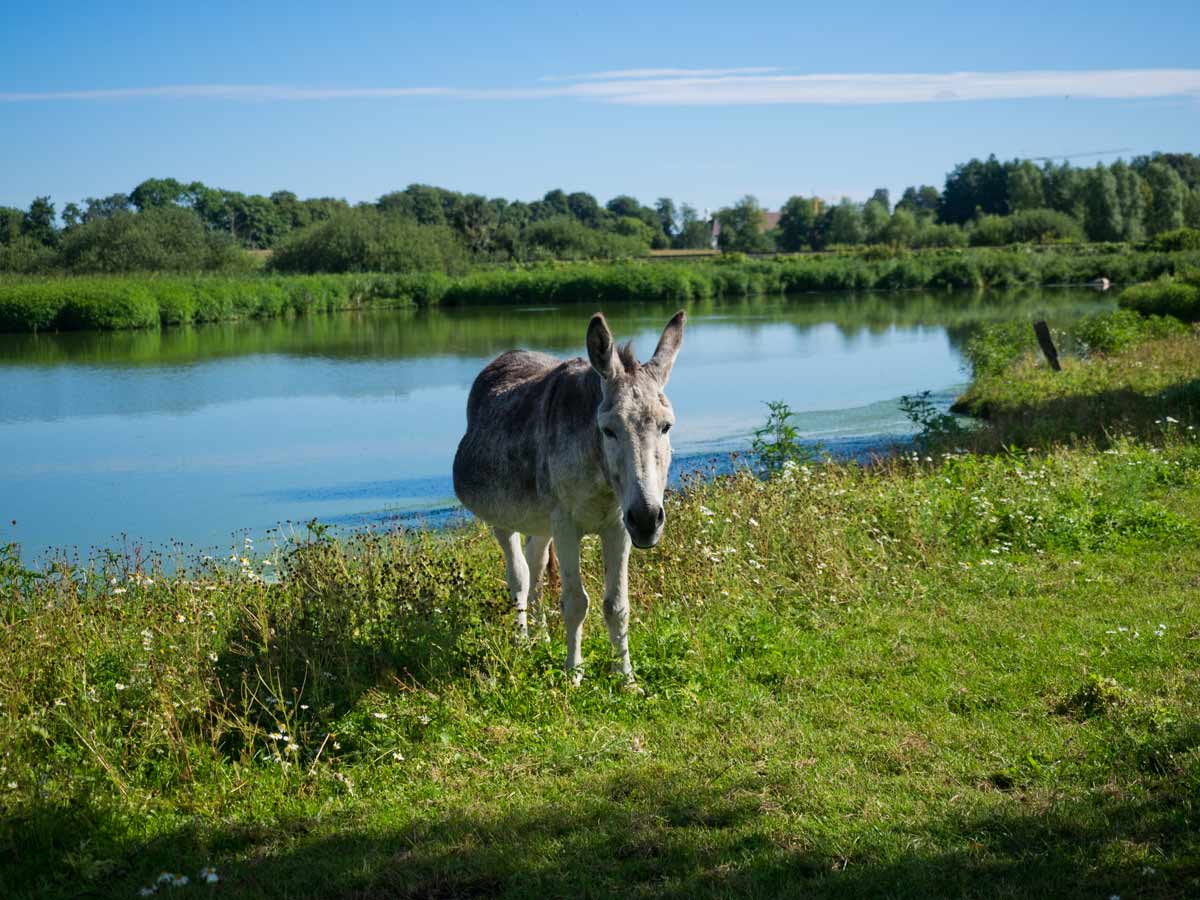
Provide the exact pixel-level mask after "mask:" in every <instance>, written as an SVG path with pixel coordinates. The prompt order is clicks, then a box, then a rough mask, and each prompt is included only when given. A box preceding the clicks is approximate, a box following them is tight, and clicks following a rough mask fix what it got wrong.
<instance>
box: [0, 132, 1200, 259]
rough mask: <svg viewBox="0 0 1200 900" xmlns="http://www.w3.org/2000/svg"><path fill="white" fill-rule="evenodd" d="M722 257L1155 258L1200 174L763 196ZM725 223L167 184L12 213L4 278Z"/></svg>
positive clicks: (1078, 172)
mask: <svg viewBox="0 0 1200 900" xmlns="http://www.w3.org/2000/svg"><path fill="white" fill-rule="evenodd" d="M714 218H715V222H716V224H717V226H718V228H719V245H720V248H721V249H723V250H734V251H744V252H771V251H782V252H802V251H807V250H823V249H828V248H830V247H838V246H856V245H862V244H888V245H893V246H901V247H939V246H948V247H954V246H966V245H968V244H970V245H984V246H995V245H1002V244H1009V243H1014V242H1026V241H1042V242H1044V241H1072V240H1092V241H1139V240H1142V239H1144V238H1146V237H1151V236H1154V235H1157V234H1161V233H1162V232H1166V231H1171V230H1173V229H1178V228H1181V227H1184V226H1188V227H1192V228H1200V157H1197V156H1194V155H1192V154H1187V153H1163V154H1154V155H1152V156H1142V157H1136V158H1134V159H1133V160H1131V161H1129V162H1125V161H1123V160H1118V161H1117V162H1115V163H1112V164H1111V165H1103V164H1100V165H1097V166H1095V167H1092V168H1076V167H1073V166H1071V165H1070V164H1069V163H1066V162H1064V163H1061V164H1055V163H1053V162H1046V163H1045V164H1043V165H1042V166H1037V165H1035V164H1034V163H1033V162H1031V161H1029V160H1011V161H1009V162H1001V161H999V160H997V159H996V157H995V156H990V157H988V158H987V159H986V160H979V159H972V160H970V161H969V162H967V163H963V164H961V165H958V166H956V167H955V168H954V170H953V171H951V172H950V173H949V174H948V175H947V176H946V179H945V184H944V186H943V187H942V189H941V190H938V189H937V188H936V187H934V186H932V185H920V186H912V187H909V188H907V189H906V190H905V191H904V192H903V194H902V195H901V197H900V199H899V200H898V201H897V202H896V203H895V204H893V203H892V202H891V198H890V196H889V193H888V191H887V190H886V189H882V188H881V189H879V190H877V191H875V193H874V195H873V196H872V197H871V198H870V199H869V200H867V201H866V202H865V203H856V202H853V201H850V200H848V199H843V200H842V201H841V202H838V203H825V202H824V201H821V200H819V199H817V198H806V197H801V196H793V197H791V198H789V199H788V201H787V203H786V204H784V206H783V208H782V210H781V211H780V216H779V219H778V224H777V226H776V227H774V228H767V227H766V214H765V211H764V210H763V209H762V208H761V207H760V205H759V204H758V202H757V201H756V200H755V199H754V198H753V197H750V196H747V197H744V198H742V200H740V201H738V202H737V203H734V204H733V205H731V206H729V207H726V208H723V209H721V210H719V211H718V212H717V213H716V215H715V217H714ZM713 230H714V222H713V221H710V220H708V219H707V218H705V217H704V216H701V215H700V214H699V213H698V211H697V210H696V209H695V208H694V207H693V206H690V205H688V204H686V203H683V204H678V205H677V204H676V202H675V201H674V200H673V199H671V198H668V197H660V198H659V199H658V200H657V201H656V202H655V203H654V205H653V206H646V205H643V204H642V203H641V202H640V201H638V200H637V199H636V198H634V197H631V196H629V195H619V196H617V197H614V198H612V199H611V200H609V201H608V202H607V203H604V204H601V203H600V202H599V201H598V200H597V199H596V198H595V197H594V196H593V195H591V194H589V193H586V192H583V191H576V192H573V193H567V192H566V191H563V190H560V189H556V190H552V191H549V192H547V193H546V194H545V196H543V197H542V198H541V199H540V200H534V201H532V202H525V201H521V200H513V201H509V200H506V199H504V198H498V197H493V198H489V197H485V196H482V195H479V194H470V193H460V192H458V191H451V190H446V189H444V188H439V187H434V186H431V185H424V184H412V185H409V186H408V187H406V188H405V189H403V190H400V191H392V192H390V193H387V194H384V195H383V196H381V197H379V198H378V199H377V200H375V201H373V202H367V203H359V204H356V205H351V204H349V203H347V202H346V201H345V200H341V199H336V198H331V197H319V198H309V199H300V198H299V197H297V196H296V194H294V193H292V192H290V191H276V192H275V193H273V194H271V195H269V196H263V195H259V194H243V193H240V192H236V191H227V190H223V189H220V188H213V187H209V186H207V185H204V184H202V183H201V182H190V183H185V182H181V181H178V180H176V179H174V178H151V179H147V180H146V181H143V182H142V183H141V184H139V185H137V186H136V187H135V188H133V190H132V191H130V192H129V193H128V194H124V193H117V194H111V195H109V196H107V197H100V198H96V197H88V198H86V199H84V200H83V201H81V202H78V203H76V202H71V203H67V204H66V205H65V206H63V208H62V210H61V213H60V212H59V211H57V210H56V207H55V204H54V203H53V201H52V200H51V198H49V197H38V198H36V199H35V200H34V201H33V202H32V203H31V204H30V206H29V208H28V209H27V210H21V209H16V208H11V207H0V271H9V272H40V271H68V272H128V271H204V270H233V269H237V268H239V267H240V268H247V267H251V266H252V265H253V263H252V261H251V260H249V258H248V257H247V256H246V254H245V253H243V252H241V251H244V250H270V251H272V253H271V262H270V265H271V266H272V267H273V268H275V269H277V270H279V271H290V272H348V271H397V272H405V271H444V272H451V273H453V272H457V271H462V270H465V269H466V268H467V267H468V266H470V265H472V264H477V263H486V262H509V261H520V262H530V261H537V260H542V259H615V258H626V257H633V256H639V255H644V254H646V253H647V252H649V251H650V250H652V249H666V248H674V249H701V248H707V247H709V246H710V244H711V241H712V235H713Z"/></svg>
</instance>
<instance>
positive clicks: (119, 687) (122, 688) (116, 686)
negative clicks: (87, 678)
mask: <svg viewBox="0 0 1200 900" xmlns="http://www.w3.org/2000/svg"><path fill="white" fill-rule="evenodd" d="M113 687H115V688H116V689H117V690H118V691H123V690H125V688H127V687H129V685H127V684H122V683H121V682H119V681H118V682H117V683H116V684H114V685H113Z"/></svg>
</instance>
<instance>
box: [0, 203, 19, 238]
mask: <svg viewBox="0 0 1200 900" xmlns="http://www.w3.org/2000/svg"><path fill="white" fill-rule="evenodd" d="M24 224H25V213H24V212H23V211H22V210H19V209H17V208H16V207H14V206H0V244H11V243H13V242H14V241H15V240H16V239H17V238H19V237H20V236H21V227H22V226H23V225H24Z"/></svg>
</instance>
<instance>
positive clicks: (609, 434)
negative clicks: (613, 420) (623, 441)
mask: <svg viewBox="0 0 1200 900" xmlns="http://www.w3.org/2000/svg"><path fill="white" fill-rule="evenodd" d="M600 430H601V431H603V432H604V436H605V437H606V438H612V439H613V440H614V441H615V440H616V439H617V435H616V433H614V432H613V430H612V429H611V428H601V429H600Z"/></svg>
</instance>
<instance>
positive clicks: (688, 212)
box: [671, 203, 712, 250]
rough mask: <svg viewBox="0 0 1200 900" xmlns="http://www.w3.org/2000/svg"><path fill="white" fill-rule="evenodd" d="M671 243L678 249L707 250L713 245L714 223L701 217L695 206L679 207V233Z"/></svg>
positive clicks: (684, 205) (685, 205)
mask: <svg viewBox="0 0 1200 900" xmlns="http://www.w3.org/2000/svg"><path fill="white" fill-rule="evenodd" d="M671 245H672V246H673V247H675V249H677V250H707V249H708V248H710V247H711V246H712V224H711V223H709V222H706V221H704V220H703V219H701V218H700V216H699V214H698V213H697V212H696V208H695V207H694V206H689V205H688V204H686V203H685V204H683V205H682V206H681V207H680V208H679V233H678V234H677V235H675V238H674V240H673V241H672V242H671Z"/></svg>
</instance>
